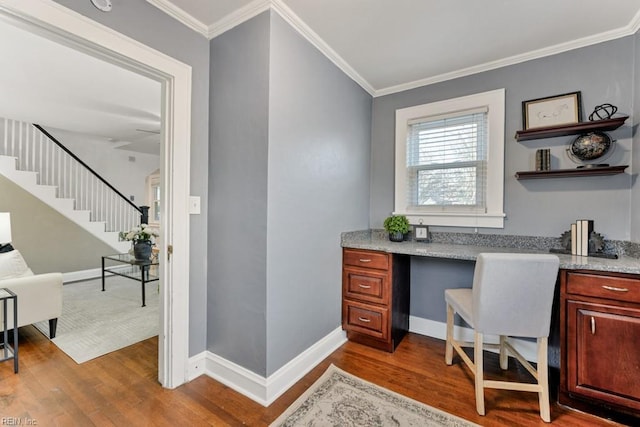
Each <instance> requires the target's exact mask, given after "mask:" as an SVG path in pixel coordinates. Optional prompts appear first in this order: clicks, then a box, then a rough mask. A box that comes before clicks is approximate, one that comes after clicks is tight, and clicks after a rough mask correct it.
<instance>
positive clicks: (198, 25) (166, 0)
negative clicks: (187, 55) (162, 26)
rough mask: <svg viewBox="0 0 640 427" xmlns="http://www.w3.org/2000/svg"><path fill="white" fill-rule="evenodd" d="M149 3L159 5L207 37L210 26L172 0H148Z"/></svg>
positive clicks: (165, 11)
mask: <svg viewBox="0 0 640 427" xmlns="http://www.w3.org/2000/svg"><path fill="white" fill-rule="evenodd" d="M147 3H149V4H151V5H153V6H155V7H157V8H158V9H160V10H161V11H163V12H164V13H166V14H167V15H169V16H171V17H172V18H174V19H176V20H178V21H179V22H181V23H183V24H184V25H186V26H187V27H189V28H191V29H192V30H193V31H195V32H196V33H199V34H202V35H203V36H205V37H207V35H208V30H209V28H208V27H207V26H206V25H205V24H203V23H202V22H200V21H198V20H197V19H196V18H194V17H193V16H191V15H189V14H188V13H187V12H185V11H184V10H182V9H180V8H179V7H178V6H176V5H175V4H173V3H172V2H171V1H170V0H147Z"/></svg>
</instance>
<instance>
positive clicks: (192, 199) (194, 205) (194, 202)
mask: <svg viewBox="0 0 640 427" xmlns="http://www.w3.org/2000/svg"><path fill="white" fill-rule="evenodd" d="M189 213H190V214H192V215H200V196H189Z"/></svg>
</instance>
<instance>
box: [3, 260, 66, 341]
mask: <svg viewBox="0 0 640 427" xmlns="http://www.w3.org/2000/svg"><path fill="white" fill-rule="evenodd" d="M0 288H8V289H10V290H11V291H13V292H14V293H15V294H16V295H17V296H18V327H20V326H26V325H31V324H33V323H37V322H41V321H43V320H48V321H49V337H50V338H55V336H56V327H57V325H58V317H60V316H61V315H62V273H45V274H35V275H33V276H27V277H17V278H14V279H5V280H0ZM7 311H8V316H7V323H8V324H9V327H10V328H12V327H13V307H11V306H10V308H9V309H8V310H7ZM1 324H2V318H0V325H1ZM2 327H3V326H0V328H2Z"/></svg>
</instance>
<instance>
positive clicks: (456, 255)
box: [341, 230, 640, 274]
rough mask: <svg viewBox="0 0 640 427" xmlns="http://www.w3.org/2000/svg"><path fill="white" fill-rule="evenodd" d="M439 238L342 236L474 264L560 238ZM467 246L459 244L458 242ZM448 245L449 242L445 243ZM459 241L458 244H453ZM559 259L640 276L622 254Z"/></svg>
mask: <svg viewBox="0 0 640 427" xmlns="http://www.w3.org/2000/svg"><path fill="white" fill-rule="evenodd" d="M446 234H447V233H443V235H440V236H437V237H438V238H437V239H433V240H434V241H433V242H431V243H426V242H416V241H405V242H399V243H396V242H391V241H389V238H388V235H387V233H385V232H384V231H383V230H362V231H350V232H345V233H342V236H341V246H342V247H344V248H354V249H369V250H376V251H382V252H388V253H394V254H406V255H413V256H423V257H433V258H448V259H459V260H469V261H475V259H476V257H477V256H478V254H479V253H482V252H511V253H549V249H550V248H553V247H555V244H556V243H557V239H553V238H544V237H540V238H539V237H527V236H498V235H474V234H468V235H463V236H465V237H463V238H460V237H457V238H455V239H453V238H449V237H448V236H446ZM461 241H462V242H464V243H459V242H461ZM443 242H446V243H443ZM453 242H458V243H453ZM554 255H557V256H558V258H560V268H563V269H567V270H594V271H607V272H615V273H631V274H640V259H638V258H635V257H632V256H627V255H620V256H619V258H618V259H607V258H596V257H580V256H573V255H565V254H554Z"/></svg>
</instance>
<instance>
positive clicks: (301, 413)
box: [271, 365, 478, 427]
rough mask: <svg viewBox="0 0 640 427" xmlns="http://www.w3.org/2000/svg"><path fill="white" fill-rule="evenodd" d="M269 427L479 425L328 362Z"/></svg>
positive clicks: (465, 426) (466, 426) (462, 426)
mask: <svg viewBox="0 0 640 427" xmlns="http://www.w3.org/2000/svg"><path fill="white" fill-rule="evenodd" d="M271 426H273V427H275V426H317V427H320V426H341V427H344V426H416V427H430V426H456V427H471V426H478V425H477V424H474V423H471V422H469V421H466V420H463V419H462V418H458V417H456V416H454V415H451V414H448V413H446V412H443V411H440V410H438V409H435V408H432V407H430V406H428V405H425V404H424V403H420V402H418V401H416V400H413V399H409V398H408V397H405V396H402V395H400V394H398V393H394V392H392V391H391V390H387V389H384V388H382V387H379V386H377V385H375V384H372V383H370V382H367V381H364V380H362V379H360V378H358V377H355V376H353V375H351V374H349V373H347V372H345V371H342V370H341V369H339V368H336V367H335V366H334V365H331V366H329V368H328V369H327V371H326V372H325V373H324V374H322V376H321V377H320V378H319V379H318V381H316V382H315V383H314V384H313V385H312V386H311V387H310V388H309V389H308V390H307V391H306V392H305V393H304V394H303V395H302V396H300V397H299V398H298V399H297V400H296V401H295V402H294V403H293V404H292V405H291V406H290V407H289V408H288V409H287V410H286V411H284V413H283V414H282V415H280V417H278V419H277V420H275V421H274V422H273V423H272V424H271Z"/></svg>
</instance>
